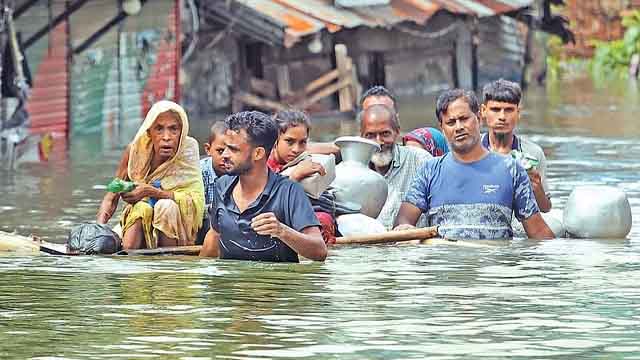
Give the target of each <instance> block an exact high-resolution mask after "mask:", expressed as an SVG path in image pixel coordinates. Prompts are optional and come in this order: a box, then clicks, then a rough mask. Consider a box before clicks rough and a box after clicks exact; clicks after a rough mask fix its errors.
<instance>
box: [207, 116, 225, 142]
mask: <svg viewBox="0 0 640 360" xmlns="http://www.w3.org/2000/svg"><path fill="white" fill-rule="evenodd" d="M226 130H227V126H226V125H225V124H224V120H218V121H216V122H214V123H213V124H212V125H211V127H210V128H209V144H211V143H212V142H214V141H215V140H216V136H218V135H222V134H224V132H225V131H226Z"/></svg>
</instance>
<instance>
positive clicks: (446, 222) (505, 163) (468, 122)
mask: <svg viewBox="0 0 640 360" xmlns="http://www.w3.org/2000/svg"><path fill="white" fill-rule="evenodd" d="M479 107H480V105H479V103H478V99H477V98H476V96H475V94H473V93H472V92H470V91H466V90H461V89H455V90H448V91H446V92H444V93H443V94H441V95H440V96H439V97H438V101H437V104H436V115H437V117H438V121H439V123H440V127H441V128H442V132H443V133H444V135H445V137H446V138H447V141H448V142H449V148H450V150H451V151H450V152H449V153H447V154H445V155H444V156H442V157H438V158H434V159H430V160H428V161H427V162H426V163H425V164H424V166H423V167H422V168H421V169H420V171H419V172H418V173H417V174H416V176H415V178H414V181H413V183H412V185H411V187H410V188H409V191H408V192H407V194H406V195H405V198H404V202H403V203H402V205H401V207H400V211H399V213H398V216H397V218H396V221H395V225H396V229H398V230H401V229H406V228H411V227H414V226H415V224H416V222H417V220H418V218H419V217H420V215H421V214H422V213H425V214H426V215H427V218H428V221H429V225H437V226H438V233H439V234H440V236H442V237H444V238H448V239H510V238H511V237H513V231H512V229H511V217H512V214H514V213H515V216H516V218H517V219H518V220H520V221H521V222H522V224H523V226H524V229H525V231H526V232H527V235H528V236H529V238H533V239H547V238H548V239H550V238H553V237H554V235H553V233H552V232H551V230H550V229H549V227H548V226H547V224H546V223H545V222H544V220H543V219H542V216H541V215H540V210H539V209H538V205H537V204H536V200H535V196H534V194H533V190H532V189H531V183H530V182H529V177H528V176H527V173H526V171H525V170H524V168H522V166H520V164H517V163H516V161H515V160H514V159H513V158H511V157H510V156H504V155H501V154H496V153H491V152H489V151H488V150H487V149H486V148H484V147H483V146H482V144H481V142H480V120H479V117H478V111H479Z"/></svg>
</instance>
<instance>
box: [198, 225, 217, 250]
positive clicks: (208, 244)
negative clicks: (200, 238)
mask: <svg viewBox="0 0 640 360" xmlns="http://www.w3.org/2000/svg"><path fill="white" fill-rule="evenodd" d="M219 240H220V234H218V232H217V231H215V230H213V229H209V231H207V234H206V235H205V236H204V243H203V244H202V248H201V249H200V254H199V256H206V257H219V256H220V248H219V247H218V241H219Z"/></svg>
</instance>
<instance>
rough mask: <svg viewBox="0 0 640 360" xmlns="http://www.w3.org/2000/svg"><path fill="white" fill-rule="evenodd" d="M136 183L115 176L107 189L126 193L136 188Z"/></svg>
mask: <svg viewBox="0 0 640 360" xmlns="http://www.w3.org/2000/svg"><path fill="white" fill-rule="evenodd" d="M135 187H136V184H135V183H133V182H132V181H124V180H122V179H120V178H114V179H113V180H111V182H110V183H109V185H107V191H108V192H112V193H125V192H129V191H131V190H133V189H135Z"/></svg>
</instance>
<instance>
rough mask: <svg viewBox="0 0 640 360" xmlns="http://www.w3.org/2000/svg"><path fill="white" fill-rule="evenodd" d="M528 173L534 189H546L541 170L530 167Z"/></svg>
mask: <svg viewBox="0 0 640 360" xmlns="http://www.w3.org/2000/svg"><path fill="white" fill-rule="evenodd" d="M527 175H529V180H530V181H531V187H532V188H533V191H544V190H543V189H542V178H541V177H540V172H538V170H536V169H530V170H529V171H527Z"/></svg>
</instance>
